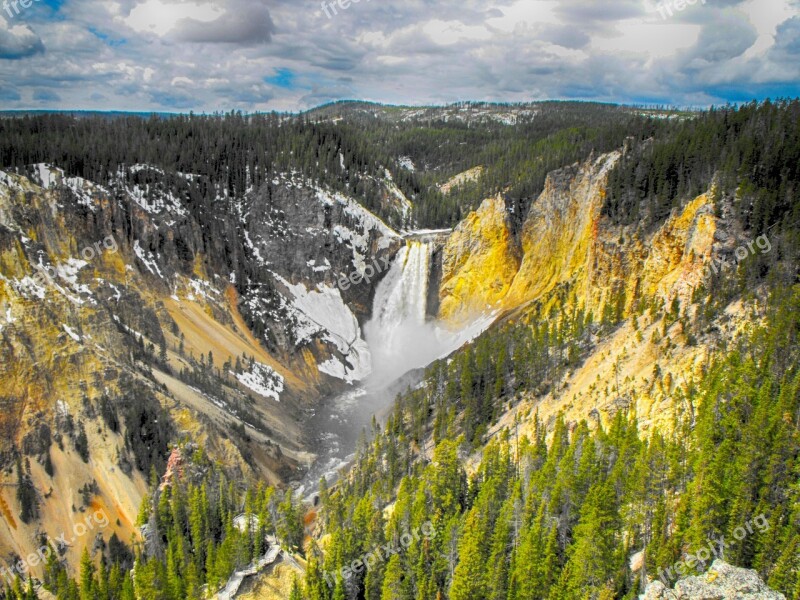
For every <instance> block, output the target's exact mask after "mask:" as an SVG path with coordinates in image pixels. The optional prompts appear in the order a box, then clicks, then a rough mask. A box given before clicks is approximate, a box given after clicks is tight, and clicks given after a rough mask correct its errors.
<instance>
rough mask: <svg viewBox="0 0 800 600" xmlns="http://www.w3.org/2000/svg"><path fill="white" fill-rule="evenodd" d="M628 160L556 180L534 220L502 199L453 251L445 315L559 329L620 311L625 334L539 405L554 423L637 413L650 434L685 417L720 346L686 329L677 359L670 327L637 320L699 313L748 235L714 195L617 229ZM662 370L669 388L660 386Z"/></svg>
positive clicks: (469, 222)
mask: <svg viewBox="0 0 800 600" xmlns="http://www.w3.org/2000/svg"><path fill="white" fill-rule="evenodd" d="M619 158H620V153H619V152H612V153H608V154H604V155H600V156H598V157H590V158H589V159H588V160H586V161H585V162H583V163H579V164H575V165H572V166H570V167H567V168H564V169H561V170H559V171H555V172H553V173H551V174H550V175H549V176H548V178H547V181H546V183H545V186H544V189H543V191H542V193H541V194H540V195H539V196H538V197H537V198H536V199H534V200H533V201H532V202H531V203H530V206H529V207H528V208H527V209H526V212H525V214H524V215H520V214H515V213H514V207H513V205H511V203H510V202H504V200H503V198H502V197H496V198H490V199H487V200H486V201H484V203H483V204H482V205H481V206H480V208H479V209H478V210H476V211H474V212H473V213H471V214H470V215H469V216H468V217H467V218H466V219H465V220H464V221H463V222H462V223H461V224H460V225H459V226H458V227H457V228H456V229H455V230H454V232H453V233H452V234H451V235H450V237H449V238H448V240H447V241H446V243H445V245H444V248H443V251H442V254H443V260H442V279H441V285H440V287H439V298H440V311H439V317H440V318H441V319H442V321H443V322H445V323H446V324H449V325H450V326H451V327H460V326H463V323H466V322H470V321H471V320H474V319H476V318H477V316H478V315H481V314H493V313H494V314H497V315H498V316H502V315H525V314H527V312H528V311H529V309H530V307H532V306H534V304H536V305H541V306H543V307H544V309H545V310H544V314H553V315H554V318H556V319H557V318H558V315H559V314H562V313H570V312H572V311H575V310H583V311H584V313H585V314H587V315H591V316H592V317H591V318H593V319H594V322H595V323H597V322H599V321H600V320H601V319H602V318H603V316H604V314H609V313H610V312H611V313H613V314H614V315H615V320H616V319H622V325H621V326H620V327H619V328H618V329H617V330H615V331H614V332H613V334H612V335H610V336H609V337H608V338H607V339H604V340H595V342H597V343H599V345H598V348H597V351H596V352H595V353H594V354H592V355H590V356H589V357H588V358H587V360H586V361H585V363H584V364H583V365H581V366H578V367H577V368H576V369H575V371H574V372H571V373H570V374H569V375H568V377H567V378H566V379H565V381H564V382H562V384H561V387H560V389H559V390H558V391H557V392H553V393H552V394H550V396H548V398H546V399H545V400H544V401H543V402H540V401H539V400H533V399H532V402H537V406H536V410H538V411H539V414H540V416H541V417H543V418H545V419H546V418H548V417H552V416H554V415H556V414H558V412H561V411H564V412H565V414H566V416H567V417H568V418H575V419H581V418H595V417H592V415H595V416H596V418H597V419H599V421H603V422H606V421H607V420H608V418H609V416H610V415H613V414H614V413H615V412H616V411H617V410H619V408H620V406H622V405H630V404H634V405H635V408H636V411H637V415H639V417H640V422H641V423H642V425H643V426H644V427H648V426H650V425H653V424H660V425H664V426H665V427H666V428H668V427H669V425H668V423H669V422H670V419H671V418H672V415H673V414H674V409H677V408H680V406H679V404H678V403H676V402H675V400H674V397H673V394H674V391H675V385H677V384H676V383H675V382H678V381H681V382H683V381H684V379H686V380H690V379H691V378H692V377H694V376H695V375H698V374H699V372H700V369H701V368H702V364H703V363H704V361H705V357H706V355H707V351H708V347H707V346H706V345H704V343H702V342H700V343H698V344H697V345H694V344H692V345H688V344H686V340H685V339H684V338H683V337H682V336H683V334H682V333H681V332H682V329H681V327H680V325H679V324H678V325H676V326H674V327H671V328H670V331H669V332H668V333H667V336H666V338H665V340H666V339H669V340H671V341H670V342H669V343H670V344H671V346H670V347H672V348H673V350H671V351H667V350H666V349H665V348H662V347H661V346H659V344H658V343H656V342H654V341H653V340H656V339H660V338H663V337H664V327H663V324H662V323H651V322H650V321H648V319H647V318H646V317H639V318H637V314H640V313H637V311H638V310H640V307H641V306H643V305H660V306H670V305H671V304H672V302H673V300H674V299H676V298H677V299H678V301H679V303H680V306H682V307H688V306H690V304H691V297H692V294H693V292H694V290H695V289H697V288H698V287H699V286H700V285H701V283H702V282H703V280H704V278H706V276H707V275H708V273H709V269H710V265H711V261H712V259H713V258H714V257H716V256H718V255H719V254H720V252H729V251H730V248H727V246H730V245H731V243H732V242H731V239H734V238H735V237H736V236H735V232H734V233H731V232H730V231H727V230H728V229H730V228H731V227H732V224H731V223H728V222H725V220H724V219H723V220H720V219H719V218H718V217H716V216H715V206H714V201H713V198H714V196H715V193H714V190H710V191H709V192H708V193H706V194H701V195H700V196H698V197H696V198H694V199H687V200H686V201H685V202H684V205H683V207H682V208H681V209H676V210H674V211H673V212H672V214H670V215H669V216H668V217H667V218H666V219H664V220H663V221H662V222H661V223H659V224H658V225H657V226H655V227H653V228H651V229H650V230H645V229H643V228H641V227H639V226H638V225H633V226H628V227H623V226H616V225H614V224H613V223H612V222H611V220H610V219H608V218H607V217H606V216H605V215H604V214H603V204H604V201H605V198H606V190H607V184H608V175H609V173H610V171H611V169H612V168H613V166H614V165H615V164H616V162H617V161H618V160H619ZM722 229H725V230H726V231H722ZM720 239H725V240H727V242H726V243H727V246H726V248H727V250H726V248H723V247H722V246H721V245H720V243H719V240H720ZM551 310H553V311H554V312H553V313H550V312H549V311H551ZM732 310H734V314H735V309H732ZM540 314H541V313H540ZM634 319H637V321H636V323H634ZM664 343H667V342H666V341H665V342H664ZM676 344H677V348H675V345H676ZM656 366H658V369H659V371H660V372H661V373H662V376H663V381H664V382H665V383H663V384H662V381H660V380H659V381H658V382H656V380H655V378H654V376H653V372H654V369H655V368H656ZM698 376H699V375H698ZM618 382H619V383H618ZM617 387H620V388H621V389H620V391H619V392H617V391H616V388H617Z"/></svg>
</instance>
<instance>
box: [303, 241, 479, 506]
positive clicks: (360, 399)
mask: <svg viewBox="0 0 800 600" xmlns="http://www.w3.org/2000/svg"><path fill="white" fill-rule="evenodd" d="M432 254H433V246H432V245H431V244H428V243H425V242H422V241H417V240H406V245H405V246H404V247H403V248H401V249H400V251H399V252H398V253H397V256H396V257H395V259H394V261H393V262H392V266H391V267H390V268H389V272H388V273H387V274H386V275H385V276H384V278H383V279H382V280H381V282H380V283H379V284H378V287H377V289H376V290H375V299H374V300H373V304H372V319H371V320H370V321H369V322H367V323H366V324H365V325H364V328H363V333H364V339H365V340H366V342H367V345H368V346H369V351H370V355H371V360H372V373H371V375H369V377H368V378H367V379H366V380H365V381H362V382H360V384H357V385H355V386H354V387H353V388H352V389H349V390H347V391H345V392H343V393H341V394H339V395H338V396H336V397H334V398H332V399H331V400H330V402H328V403H326V405H325V406H324V408H323V409H321V410H320V411H319V412H318V413H317V414H316V415H315V416H314V417H313V425H312V428H313V429H314V430H315V432H316V434H317V436H318V438H319V442H320V448H319V451H320V455H319V457H318V459H317V462H316V463H315V465H314V468H312V469H311V471H310V472H309V473H308V475H307V477H306V480H305V482H304V484H303V485H302V486H301V488H300V491H301V492H304V491H307V490H313V489H316V485H317V483H318V482H319V478H320V477H325V478H327V479H328V480H329V481H331V480H332V479H333V478H334V477H335V476H336V473H337V472H338V469H340V468H341V467H342V466H343V465H345V464H346V462H347V460H349V459H351V458H352V456H353V455H352V454H351V449H352V448H353V446H354V445H355V440H356V439H357V437H358V435H359V433H360V432H361V431H362V429H364V428H366V427H368V426H369V421H370V419H371V417H372V415H373V414H374V413H376V412H379V411H380V410H382V409H383V408H385V407H386V406H387V404H389V403H390V402H391V401H392V399H393V398H392V397H391V396H388V395H387V394H386V392H385V387H384V386H387V385H388V384H390V383H392V382H393V381H394V380H395V379H397V378H398V377H400V376H402V375H403V374H404V373H406V372H408V371H409V370H411V369H416V368H419V367H424V366H426V365H428V364H430V363H432V362H433V361H435V360H436V359H437V358H441V357H442V356H446V355H447V354H449V353H450V352H452V351H453V350H455V349H456V348H458V347H459V346H461V344H463V343H464V342H466V341H468V340H470V339H472V338H473V337H475V336H476V335H478V334H479V333H480V332H481V331H483V330H484V329H485V328H486V327H488V326H489V324H490V323H491V321H492V319H493V315H486V316H484V317H483V318H481V319H478V320H476V321H475V322H474V323H472V324H470V325H469V326H467V327H464V328H462V329H460V330H459V331H457V332H453V331H449V330H447V329H446V328H444V327H443V326H441V324H440V323H439V322H437V321H436V320H435V319H428V318H427V315H426V312H427V311H426V307H427V299H428V281H429V278H430V271H431V257H432Z"/></svg>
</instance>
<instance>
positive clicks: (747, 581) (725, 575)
mask: <svg viewBox="0 0 800 600" xmlns="http://www.w3.org/2000/svg"><path fill="white" fill-rule="evenodd" d="M639 598H640V600H786V596H784V595H783V594H781V593H779V592H775V591H773V590H771V589H769V588H768V587H767V585H766V584H765V583H764V582H763V581H762V580H761V577H760V576H759V575H758V573H756V572H755V571H753V570H752V569H740V568H739V567H734V566H732V565H729V564H728V563H726V562H725V561H723V560H715V561H714V563H713V564H712V565H711V568H710V569H709V570H708V571H706V572H705V573H704V574H703V575H697V576H694V575H693V576H690V577H686V578H684V579H681V580H680V581H678V582H677V583H676V584H675V588H674V589H669V588H668V587H666V586H665V585H664V584H663V583H662V582H660V581H654V582H652V583H650V584H648V586H647V589H646V590H645V593H644V594H643V595H641V596H639Z"/></svg>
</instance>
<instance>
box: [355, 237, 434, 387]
mask: <svg viewBox="0 0 800 600" xmlns="http://www.w3.org/2000/svg"><path fill="white" fill-rule="evenodd" d="M432 252H433V248H432V246H431V245H430V244H427V243H424V242H420V241H408V242H407V243H406V245H405V246H404V247H403V248H401V249H400V251H399V252H398V254H397V257H396V258H395V260H394V262H393V263H392V266H391V268H390V269H389V272H388V273H387V274H386V276H385V277H384V278H383V279H382V280H381V282H380V283H379V284H378V287H377V289H376V290H375V299H374V301H373V305H372V320H371V321H369V322H368V323H367V324H366V325H365V327H364V333H365V336H366V340H367V343H368V345H369V348H370V353H371V354H372V367H373V377H374V379H375V380H376V381H377V382H389V381H391V380H393V379H394V378H396V377H399V376H400V375H402V374H403V373H405V372H406V371H408V370H410V369H414V368H417V367H422V366H425V365H426V364H428V363H430V362H431V361H433V360H435V359H436V358H437V357H438V356H439V354H440V352H441V342H440V340H439V336H438V334H437V328H436V327H435V326H434V325H433V324H432V323H429V322H428V321H427V318H426V305H427V301H428V279H429V276H430V269H431V255H432Z"/></svg>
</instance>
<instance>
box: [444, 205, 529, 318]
mask: <svg viewBox="0 0 800 600" xmlns="http://www.w3.org/2000/svg"><path fill="white" fill-rule="evenodd" d="M507 217H508V215H507V212H506V206H505V201H504V200H503V197H502V196H496V197H494V198H489V199H487V200H484V201H483V203H482V204H481V206H480V208H478V210H476V211H474V212H472V213H470V214H469V215H468V216H467V218H466V219H464V220H463V221H462V222H461V223H459V225H458V227H456V228H455V230H454V231H453V233H452V234H451V235H450V237H449V238H448V240H447V243H446V244H445V246H444V250H443V253H442V267H441V282H440V285H439V317H440V318H442V319H444V320H446V321H448V322H450V323H452V324H454V325H459V324H463V323H465V322H467V321H469V320H471V319H472V318H473V317H475V316H477V315H479V314H481V313H483V312H487V311H489V310H491V309H492V308H494V307H495V306H496V305H498V303H499V302H500V301H502V300H503V299H504V298H505V297H506V295H507V294H508V292H509V289H510V287H511V284H512V281H513V279H514V276H515V275H516V273H517V272H518V271H519V267H520V258H521V254H520V250H519V248H518V246H517V244H516V242H515V240H514V236H513V234H512V230H511V226H510V224H509V221H508V218H507Z"/></svg>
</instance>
